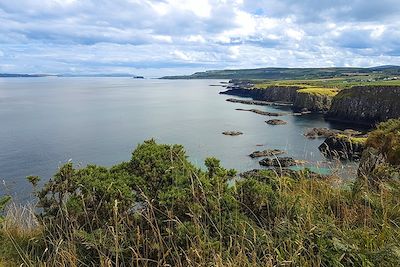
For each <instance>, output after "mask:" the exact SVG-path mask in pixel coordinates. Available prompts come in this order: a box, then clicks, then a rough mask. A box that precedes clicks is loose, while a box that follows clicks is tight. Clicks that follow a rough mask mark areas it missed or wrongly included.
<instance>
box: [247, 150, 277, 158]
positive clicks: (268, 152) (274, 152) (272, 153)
mask: <svg viewBox="0 0 400 267" xmlns="http://www.w3.org/2000/svg"><path fill="white" fill-rule="evenodd" d="M284 153H285V152H284V151H282V150H279V149H266V150H263V151H254V152H253V153H251V154H250V155H249V156H250V157H252V158H259V157H271V156H276V155H281V154H284Z"/></svg>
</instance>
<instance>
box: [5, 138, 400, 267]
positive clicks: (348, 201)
mask: <svg viewBox="0 0 400 267" xmlns="http://www.w3.org/2000/svg"><path fill="white" fill-rule="evenodd" d="M205 165H206V168H207V169H206V170H201V169H198V168H196V167H195V166H193V165H192V164H191V163H190V162H189V161H188V160H187V157H186V155H185V151H184V149H183V147H182V146H179V145H159V144H157V143H156V142H155V141H154V140H149V141H146V142H145V143H143V144H141V145H139V146H138V147H137V148H136V150H135V151H134V152H133V153H132V158H131V160H130V161H128V162H123V163H121V164H119V165H116V166H113V167H111V168H104V167H100V166H94V165H89V166H87V167H85V168H83V169H75V168H74V166H73V164H72V163H68V164H66V165H64V166H63V167H61V168H60V169H59V171H58V172H57V173H56V174H55V175H54V177H53V178H52V179H50V180H49V181H48V182H47V183H46V184H45V185H44V187H43V188H42V189H40V190H39V191H37V197H38V200H39V203H38V204H39V207H40V209H39V210H38V211H39V213H38V214H37V217H38V218H39V219H40V226H39V227H38V229H39V230H40V232H39V234H37V235H35V240H37V242H38V244H39V245H40V246H36V248H35V249H32V250H30V252H29V253H27V254H23V255H29V257H28V259H29V260H28V261H27V262H29V263H32V265H40V264H41V263H43V262H46V264H47V265H50V266H55V265H57V266H58V265H60V266H63V265H68V266H70V265H82V266H111V265H112V266H159V265H160V266H284V265H286V266H374V265H375V266H395V265H396V263H397V262H398V261H399V259H400V255H399V253H398V251H400V247H399V244H400V242H399V240H400V230H399V227H398V225H400V208H399V207H400V199H399V198H398V195H399V194H400V186H399V185H397V186H395V184H391V186H390V187H387V188H386V190H385V191H382V192H370V191H368V190H367V189H365V188H364V187H361V186H359V184H357V183H355V184H354V185H353V186H351V187H338V186H332V184H331V180H329V179H321V177H319V179H311V177H316V176H315V174H313V173H311V172H310V171H304V172H298V173H291V172H287V174H286V175H282V176H281V175H277V174H276V173H275V172H273V171H254V172H251V173H250V174H249V175H247V176H244V177H242V178H238V177H236V176H235V171H233V170H226V169H224V168H223V167H221V165H220V162H219V161H218V160H217V159H215V158H208V159H206V161H205ZM30 180H32V181H35V182H37V181H38V179H37V178H36V177H35V178H34V179H33V178H32V179H30ZM232 180H235V181H236V182H232ZM13 236H16V234H12V235H11V236H10V238H11V239H12V238H13ZM7 240H10V239H9V238H8V239H7ZM12 240H17V239H12ZM20 240H23V239H20ZM25 240H26V239H25ZM21 242H22V241H21ZM42 244H43V246H44V247H45V248H46V249H43V250H41V251H39V250H38V249H37V248H38V247H41V245H42ZM22 247H23V248H24V250H27V249H29V246H22ZM30 247H32V245H30ZM24 250H23V251H24ZM13 257H14V259H15V255H14V256H13ZM15 261H16V262H17V261H21V259H16V260H15ZM25 261H26V260H25Z"/></svg>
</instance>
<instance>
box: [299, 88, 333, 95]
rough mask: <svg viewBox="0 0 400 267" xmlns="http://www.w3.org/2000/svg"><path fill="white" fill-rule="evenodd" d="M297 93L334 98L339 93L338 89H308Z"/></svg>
mask: <svg viewBox="0 0 400 267" xmlns="http://www.w3.org/2000/svg"><path fill="white" fill-rule="evenodd" d="M297 92H298V93H303V94H312V95H323V96H330V97H334V96H335V95H337V93H338V92H339V89H332V88H317V87H309V88H304V89H300V90H298V91H297Z"/></svg>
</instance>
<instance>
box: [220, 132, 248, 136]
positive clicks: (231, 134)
mask: <svg viewBox="0 0 400 267" xmlns="http://www.w3.org/2000/svg"><path fill="white" fill-rule="evenodd" d="M222 134H223V135H230V136H237V135H242V134H243V133H242V132H239V131H225V132H222Z"/></svg>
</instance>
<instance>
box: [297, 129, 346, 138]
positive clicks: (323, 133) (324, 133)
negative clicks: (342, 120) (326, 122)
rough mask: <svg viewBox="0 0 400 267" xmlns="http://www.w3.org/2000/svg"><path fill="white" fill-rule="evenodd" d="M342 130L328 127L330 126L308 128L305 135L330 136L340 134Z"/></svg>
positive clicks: (309, 136)
mask: <svg viewBox="0 0 400 267" xmlns="http://www.w3.org/2000/svg"><path fill="white" fill-rule="evenodd" d="M339 132H340V131H339V130H333V129H328V128H312V129H310V130H308V131H307V132H306V133H304V136H305V137H307V138H311V139H314V138H320V137H324V138H328V137H330V136H333V135H335V134H338V133H339Z"/></svg>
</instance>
